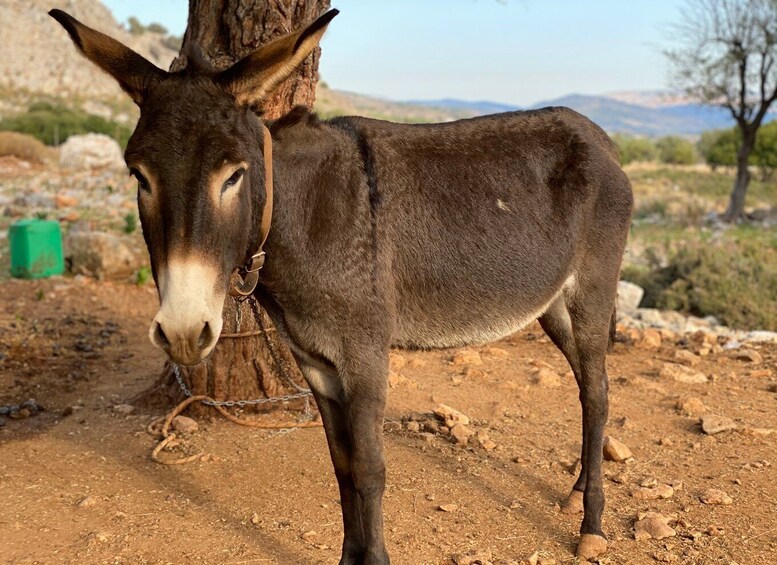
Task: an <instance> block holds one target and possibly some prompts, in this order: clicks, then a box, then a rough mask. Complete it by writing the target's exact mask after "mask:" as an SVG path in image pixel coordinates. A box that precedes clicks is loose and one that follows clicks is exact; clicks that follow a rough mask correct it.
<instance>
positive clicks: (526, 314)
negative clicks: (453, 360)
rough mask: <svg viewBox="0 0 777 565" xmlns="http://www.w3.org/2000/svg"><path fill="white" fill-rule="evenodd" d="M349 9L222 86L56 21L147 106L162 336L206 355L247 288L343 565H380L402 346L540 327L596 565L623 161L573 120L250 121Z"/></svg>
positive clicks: (199, 65) (147, 209)
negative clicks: (324, 483) (551, 357)
mask: <svg viewBox="0 0 777 565" xmlns="http://www.w3.org/2000/svg"><path fill="white" fill-rule="evenodd" d="M337 13H338V12H337V10H331V11H329V12H327V13H326V14H324V15H323V16H321V17H320V18H319V19H317V20H316V21H315V22H313V23H312V24H310V25H309V26H308V27H306V28H305V29H303V30H301V31H298V32H296V33H293V34H291V35H288V36H286V37H283V38H281V39H278V40H275V41H272V42H271V43H269V44H267V45H264V46H263V47H261V48H260V49H259V50H257V51H255V52H254V53H252V54H250V55H248V56H247V57H245V58H244V59H242V60H240V61H238V62H237V63H236V64H235V65H233V66H232V67H230V68H228V69H226V70H224V71H221V72H218V71H216V70H215V69H213V68H212V67H211V66H210V65H209V64H208V63H207V62H206V61H204V60H202V57H198V56H196V53H192V54H190V55H189V66H188V68H186V69H185V70H182V71H180V72H175V73H168V72H165V71H163V70H161V69H159V68H157V67H155V66H154V65H152V64H151V63H150V62H148V61H147V60H145V59H144V58H142V57H141V56H140V55H138V54H137V53H135V52H133V51H132V50H130V49H129V48H127V47H126V46H124V45H122V44H121V43H119V42H118V41H116V40H114V39H112V38H110V37H108V36H106V35H104V34H102V33H100V32H97V31H95V30H93V29H90V28H89V27H86V26H84V25H83V24H81V23H80V22H78V21H77V20H75V19H74V18H72V17H71V16H69V15H68V14H66V13H64V12H62V11H60V10H52V11H51V12H50V15H51V16H53V17H54V18H55V19H56V20H57V21H58V22H59V23H60V24H62V26H63V27H64V28H65V29H66V30H67V32H68V33H69V35H70V37H71V38H72V40H73V41H74V43H75V44H76V46H77V47H78V49H79V50H80V51H81V52H82V53H83V54H84V55H85V56H86V57H87V58H88V59H90V60H91V61H92V62H93V63H95V64H96V65H97V66H99V67H100V68H101V69H103V70H104V71H106V72H107V73H108V74H110V75H111V76H113V77H114V78H115V79H116V80H117V81H118V82H119V84H120V85H121V87H122V88H123V89H124V90H125V91H126V92H127V93H128V94H129V95H130V96H131V97H132V99H133V100H134V101H135V103H137V104H138V106H140V120H139V122H138V124H137V127H136V129H135V131H134V133H133V134H132V137H131V139H130V140H129V143H128V145H127V150H126V153H125V158H126V161H127V165H128V167H129V169H130V172H131V174H132V175H134V176H135V177H136V179H137V182H138V207H139V212H140V219H141V222H142V226H143V234H144V237H145V240H146V244H147V246H148V250H149V253H150V257H151V266H152V271H153V276H154V280H155V281H156V283H157V287H158V289H159V300H160V309H159V313H158V314H157V315H156V317H155V318H154V320H153V322H152V324H151V329H150V336H151V340H152V341H153V342H154V343H155V344H156V345H158V346H159V347H161V348H162V349H163V350H164V351H166V352H167V353H168V355H169V356H170V357H171V358H172V359H173V360H174V361H175V362H177V363H181V364H185V365H193V364H196V363H198V362H200V361H201V360H202V359H204V358H205V357H206V356H207V355H208V354H209V353H210V352H211V350H212V349H213V347H214V345H215V344H216V341H217V340H218V337H219V333H220V331H221V327H222V320H221V314H222V305H223V302H224V300H225V296H226V293H227V291H228V289H229V287H230V276H231V275H232V273H233V271H234V270H235V269H236V268H240V267H242V269H243V270H242V275H243V277H244V279H245V280H244V281H243V282H242V283H240V284H239V285H238V288H237V291H238V292H239V293H242V294H247V293H251V292H252V293H253V294H254V295H255V296H256V297H257V299H258V301H259V302H260V304H261V305H262V307H264V308H265V309H266V310H267V312H268V313H269V314H270V316H271V318H272V320H273V321H274V323H275V325H276V326H277V328H278V331H279V332H281V334H282V335H283V336H284V339H285V340H287V342H288V345H289V347H290V348H291V350H292V352H293V354H294V356H295V358H296V360H297V362H298V363H299V365H300V368H301V369H302V372H303V374H304V376H305V378H306V380H307V382H308V383H309V385H310V388H311V389H312V390H313V394H314V396H315V399H316V402H317V404H318V407H319V410H320V413H321V417H322V419H323V423H324V427H325V432H326V437H327V441H328V444H329V450H330V454H331V458H332V462H333V464H334V469H335V475H336V477H337V482H338V485H339V488H340V497H341V502H342V518H343V526H344V536H343V545H342V557H341V560H340V563H341V565H344V564H357V563H366V564H387V563H389V557H388V553H387V552H386V548H385V543H384V537H383V511H382V498H383V491H384V486H385V480H386V467H385V463H384V457H383V440H382V431H383V416H384V407H385V402H386V389H387V374H388V358H389V350H390V348H392V347H397V348H406V349H430V348H446V347H458V346H462V345H466V344H473V343H483V342H488V341H491V340H496V339H499V338H502V337H504V336H507V335H509V334H511V333H513V332H515V331H516V330H518V329H519V328H521V327H523V326H525V325H526V324H528V323H530V322H531V321H533V320H535V319H539V322H540V324H541V325H542V328H543V329H544V331H545V332H546V333H547V334H548V336H549V337H550V339H551V340H552V341H553V343H554V344H555V345H556V346H557V347H558V348H559V349H560V350H561V351H562V353H563V354H564V356H565V357H566V359H567V360H568V362H569V364H570V366H571V368H572V371H573V372H574V375H575V378H576V379H577V383H578V385H579V388H580V402H581V404H582V409H583V438H582V455H581V460H582V470H581V472H580V476H579V477H578V478H577V481H576V482H575V484H574V486H573V489H572V492H571V494H570V495H569V497H568V498H567V500H566V501H565V503H564V506H563V508H564V510H565V511H566V512H570V513H577V512H583V514H584V515H583V520H582V526H581V529H580V533H581V536H580V540H579V543H578V545H577V554H578V556H580V557H581V558H586V559H593V558H596V557H598V556H600V555H602V554H603V553H604V552H605V550H606V548H607V542H606V540H605V537H604V534H603V533H602V528H601V519H602V511H603V509H604V493H603V490H602V476H601V464H602V440H603V429H604V426H605V422H606V420H607V410H608V400H607V389H608V386H607V374H606V371H605V356H606V353H607V350H608V345H609V341H610V338H611V332H612V331H613V325H614V314H615V308H614V303H615V297H616V291H617V281H618V275H619V270H620V263H621V258H622V255H623V250H624V246H625V242H626V236H627V233H628V230H629V225H630V221H631V213H632V207H633V197H632V191H631V186H630V184H629V181H628V179H627V178H626V176H625V175H624V173H623V172H622V170H621V169H620V166H619V163H618V155H617V151H616V149H615V147H614V145H613V144H612V142H611V141H610V140H609V138H608V137H607V135H606V134H605V133H604V132H603V131H602V130H601V129H599V128H598V127H597V126H596V125H594V124H593V123H592V122H590V121H589V120H588V119H586V118H585V117H583V116H581V115H579V114H577V113H575V112H573V111H571V110H569V109H566V108H545V109H542V110H535V111H527V112H511V113H505V114H498V115H492V116H485V117H479V118H473V119H468V120H461V121H456V122H451V123H445V124H435V125H432V124H424V125H403V124H395V123H390V122H385V121H381V120H372V119H366V118H361V117H338V118H334V119H331V120H327V121H321V120H319V119H317V118H316V116H315V115H314V114H312V113H310V112H308V111H307V110H305V109H300V108H297V109H295V110H293V111H292V112H290V113H289V114H288V115H286V116H285V117H282V118H280V119H279V120H276V121H273V122H269V121H263V120H262V117H261V114H259V113H257V111H255V109H256V108H258V107H259V105H260V104H261V103H262V101H263V100H265V99H266V97H267V96H268V94H270V93H271V92H272V91H273V89H274V87H276V86H277V85H278V84H279V83H280V82H281V81H283V80H284V79H285V78H287V77H288V76H289V75H290V74H291V73H292V72H293V71H294V69H295V68H296V67H297V66H298V65H299V64H300V63H301V62H302V61H303V60H304V59H305V58H306V57H307V56H308V55H309V54H310V53H311V52H312V51H313V50H314V49H315V48H316V47H317V45H318V43H319V41H320V39H321V36H322V35H323V33H324V31H325V30H326V28H327V26H328V25H329V23H330V21H331V20H332V18H333V17H334V16H335V15H337ZM267 128H269V131H268V129H267ZM271 150H272V152H273V153H272V157H271V158H268V156H269V155H270V151H271ZM271 167H272V168H274V174H272V173H270V168H271ZM272 181H274V190H270V188H271V186H273V185H272V184H271V182H272ZM273 195H274V201H273V200H272V198H271V197H272V196H273ZM268 210H270V211H272V212H273V214H272V216H271V219H270V214H269V213H268ZM257 249H258V250H259V251H257ZM265 253H266V255H265ZM262 262H264V264H263V268H262V270H261V271H258V269H259V268H260V267H262ZM257 281H258V284H256V283H257ZM254 286H255V288H254Z"/></svg>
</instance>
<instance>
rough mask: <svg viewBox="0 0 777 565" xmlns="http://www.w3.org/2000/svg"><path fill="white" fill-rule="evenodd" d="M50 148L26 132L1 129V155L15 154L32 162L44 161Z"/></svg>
mask: <svg viewBox="0 0 777 565" xmlns="http://www.w3.org/2000/svg"><path fill="white" fill-rule="evenodd" d="M49 151H50V150H49V149H48V148H47V147H46V146H45V145H43V143H41V142H40V140H38V139H36V138H34V137H32V136H31V135H27V134H24V133H17V132H13V131H0V157H5V156H7V155H13V156H14V157H18V158H19V159H22V160H24V161H30V162H31V163H43V162H44V161H45V160H46V158H47V157H48V156H49Z"/></svg>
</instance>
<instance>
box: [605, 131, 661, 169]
mask: <svg viewBox="0 0 777 565" xmlns="http://www.w3.org/2000/svg"><path fill="white" fill-rule="evenodd" d="M612 140H613V141H614V142H615V145H617V146H618V153H619V155H620V160H621V165H628V164H629V163H634V162H648V161H655V160H656V159H657V158H658V151H657V149H656V146H655V144H654V143H653V142H652V141H651V140H650V139H648V138H646V137H631V136H626V135H621V134H616V135H614V136H613V137H612Z"/></svg>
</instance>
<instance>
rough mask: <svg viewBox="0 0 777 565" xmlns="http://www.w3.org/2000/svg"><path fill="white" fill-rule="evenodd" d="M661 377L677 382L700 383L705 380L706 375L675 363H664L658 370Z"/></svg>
mask: <svg viewBox="0 0 777 565" xmlns="http://www.w3.org/2000/svg"><path fill="white" fill-rule="evenodd" d="M659 376H660V377H661V378H662V379H670V380H673V381H676V382H678V383H686V384H701V383H706V382H707V375H705V374H704V373H701V372H699V371H696V370H695V369H691V368H690V367H686V366H685V365H679V364H677V363H664V365H663V367H661V371H660V372H659Z"/></svg>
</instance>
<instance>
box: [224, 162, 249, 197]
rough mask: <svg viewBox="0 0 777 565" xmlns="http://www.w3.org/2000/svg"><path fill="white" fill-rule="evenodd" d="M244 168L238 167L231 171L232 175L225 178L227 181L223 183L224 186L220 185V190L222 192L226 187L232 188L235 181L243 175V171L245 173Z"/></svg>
mask: <svg viewBox="0 0 777 565" xmlns="http://www.w3.org/2000/svg"><path fill="white" fill-rule="evenodd" d="M245 172H246V170H245V169H242V168H241V169H238V170H236V171H235V172H234V173H232V176H231V177H229V178H228V179H227V181H226V182H225V183H224V186H222V187H221V192H224V191H225V190H227V189H230V188H232V187H233V186H235V185H236V184H237V182H238V181H239V180H240V179H241V178H242V177H243V173H245Z"/></svg>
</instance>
